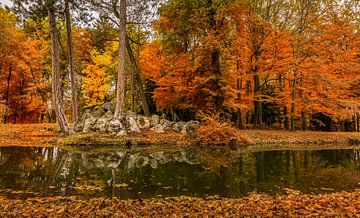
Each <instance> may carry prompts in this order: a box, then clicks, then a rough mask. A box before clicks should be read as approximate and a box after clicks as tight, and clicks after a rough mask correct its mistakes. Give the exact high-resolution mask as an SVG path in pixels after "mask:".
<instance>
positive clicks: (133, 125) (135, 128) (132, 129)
mask: <svg viewBox="0 0 360 218" xmlns="http://www.w3.org/2000/svg"><path fill="white" fill-rule="evenodd" d="M127 120H128V124H129V131H130V132H134V133H140V128H139V126H138V124H137V122H136V120H135V119H134V117H128V118H127Z"/></svg>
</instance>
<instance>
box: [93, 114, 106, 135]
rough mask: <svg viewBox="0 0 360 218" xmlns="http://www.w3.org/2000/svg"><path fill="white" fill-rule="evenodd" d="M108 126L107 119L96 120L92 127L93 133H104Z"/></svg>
mask: <svg viewBox="0 0 360 218" xmlns="http://www.w3.org/2000/svg"><path fill="white" fill-rule="evenodd" d="M108 126H109V119H108V118H105V117H102V118H100V119H98V120H97V122H96V124H95V125H94V127H93V131H99V132H103V133H104V132H106V130H107V128H108Z"/></svg>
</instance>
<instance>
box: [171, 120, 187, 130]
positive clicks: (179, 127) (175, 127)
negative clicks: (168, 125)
mask: <svg viewBox="0 0 360 218" xmlns="http://www.w3.org/2000/svg"><path fill="white" fill-rule="evenodd" d="M185 124H186V123H185V122H184V121H180V122H177V123H175V124H174V125H173V126H172V130H173V131H174V132H177V133H179V132H181V131H182V130H183V128H184V126H185Z"/></svg>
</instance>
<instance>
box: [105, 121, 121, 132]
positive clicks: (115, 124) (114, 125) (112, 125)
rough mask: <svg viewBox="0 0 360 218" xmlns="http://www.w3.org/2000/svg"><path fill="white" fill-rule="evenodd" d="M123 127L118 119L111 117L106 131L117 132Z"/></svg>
mask: <svg viewBox="0 0 360 218" xmlns="http://www.w3.org/2000/svg"><path fill="white" fill-rule="evenodd" d="M123 128H124V126H123V124H122V123H121V121H120V120H118V119H112V120H111V121H110V122H109V127H108V132H110V133H114V132H119V131H120V130H121V129H123Z"/></svg>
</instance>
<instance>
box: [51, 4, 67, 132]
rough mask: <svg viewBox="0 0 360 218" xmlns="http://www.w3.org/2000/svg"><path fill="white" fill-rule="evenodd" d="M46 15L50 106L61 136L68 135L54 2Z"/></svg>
mask: <svg viewBox="0 0 360 218" xmlns="http://www.w3.org/2000/svg"><path fill="white" fill-rule="evenodd" d="M48 14H49V24H50V35H51V49H52V72H51V73H52V97H53V102H52V104H53V105H52V106H53V108H54V109H55V113H56V116H57V119H58V122H59V125H60V130H61V132H62V133H63V134H66V135H68V134H69V133H70V128H69V124H68V121H67V119H66V116H65V113H64V102H63V99H62V96H61V90H60V63H59V50H58V44H57V43H58V41H59V40H58V37H59V36H58V31H57V28H56V18H55V10H54V1H53V0H52V1H49V2H48Z"/></svg>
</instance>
